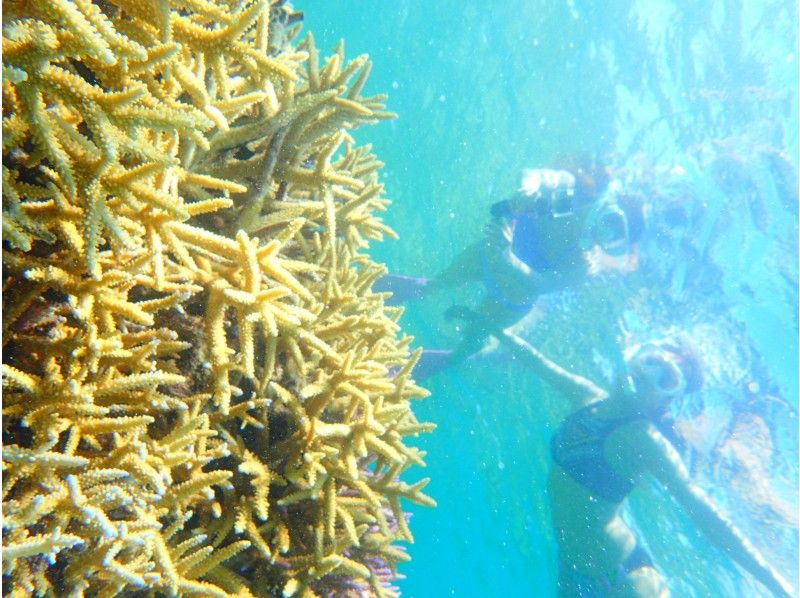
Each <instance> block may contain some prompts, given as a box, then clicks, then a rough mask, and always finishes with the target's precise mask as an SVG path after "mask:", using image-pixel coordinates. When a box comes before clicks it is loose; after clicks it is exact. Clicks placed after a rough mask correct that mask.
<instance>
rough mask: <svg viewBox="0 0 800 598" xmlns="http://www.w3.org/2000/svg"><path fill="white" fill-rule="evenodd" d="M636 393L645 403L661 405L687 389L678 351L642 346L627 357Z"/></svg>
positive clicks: (654, 405)
mask: <svg viewBox="0 0 800 598" xmlns="http://www.w3.org/2000/svg"><path fill="white" fill-rule="evenodd" d="M629 368H630V375H631V377H632V378H633V382H634V384H635V386H636V391H637V395H638V396H639V399H640V400H642V401H646V402H647V404H648V406H653V407H656V406H659V407H660V406H664V405H666V404H667V403H668V402H669V401H670V400H672V399H673V398H675V397H676V396H678V395H681V394H683V393H684V392H685V390H686V378H685V376H684V373H683V370H682V369H681V367H680V363H679V361H678V357H677V355H675V354H674V353H673V352H671V351H668V350H666V349H662V348H657V347H645V348H643V349H642V350H641V351H639V352H638V353H637V354H636V355H635V356H634V357H633V358H632V359H631V361H630V364H629Z"/></svg>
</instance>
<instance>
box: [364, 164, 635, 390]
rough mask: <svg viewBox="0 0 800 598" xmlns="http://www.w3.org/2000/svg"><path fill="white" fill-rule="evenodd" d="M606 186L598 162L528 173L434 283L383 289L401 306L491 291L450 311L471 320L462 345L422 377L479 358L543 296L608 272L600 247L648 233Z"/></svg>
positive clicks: (396, 280)
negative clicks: (479, 286)
mask: <svg viewBox="0 0 800 598" xmlns="http://www.w3.org/2000/svg"><path fill="white" fill-rule="evenodd" d="M607 184H608V175H607V173H606V171H605V169H604V168H603V167H601V166H599V165H590V166H586V167H574V168H571V169H570V170H556V169H549V168H537V169H532V170H525V171H524V172H523V175H522V182H521V185H520V188H519V190H518V191H517V192H516V193H515V194H514V195H512V196H511V197H510V198H508V199H506V200H503V201H499V202H497V203H495V204H493V205H492V207H491V215H492V219H491V221H490V222H489V223H488V224H487V225H486V227H485V229H484V238H483V239H481V240H480V241H479V242H477V243H474V244H473V245H471V246H469V247H468V248H467V249H465V250H464V251H463V252H462V253H461V254H459V255H458V256H457V257H456V258H455V259H454V260H453V262H452V263H451V264H450V265H449V266H448V267H447V268H446V269H445V270H444V271H443V272H442V273H440V274H439V275H438V276H436V277H435V278H433V279H432V280H426V279H423V278H411V277H401V276H390V277H386V278H384V279H382V280H381V281H379V282H378V283H377V284H376V288H377V289H378V290H388V291H391V292H393V293H395V294H396V297H395V300H396V301H398V300H399V301H402V300H405V299H408V298H414V297H419V296H422V295H423V294H427V293H430V292H434V291H440V290H446V289H453V288H456V287H459V286H461V285H463V284H466V283H469V282H482V283H483V285H484V288H485V290H486V294H485V296H484V298H483V300H482V301H481V303H480V304H479V305H478V306H477V307H476V308H474V309H473V308H469V307H466V306H462V305H455V306H453V307H451V308H450V309H449V310H447V312H446V313H445V317H446V318H448V319H460V320H463V321H464V331H463V341H462V343H461V344H460V346H459V347H458V348H457V349H456V350H454V351H433V352H427V353H426V354H424V355H423V362H422V364H421V367H419V368H418V369H417V370H416V371H415V374H416V377H417V379H422V378H424V377H426V376H427V375H430V374H432V373H434V372H435V371H438V370H440V369H442V368H443V367H447V366H448V365H452V364H454V363H458V362H460V361H462V360H464V359H466V358H468V357H469V356H471V355H474V354H475V353H476V352H477V351H479V350H480V349H481V348H482V347H483V345H484V343H485V342H486V340H487V339H488V338H489V336H490V335H491V334H492V332H494V331H495V330H498V329H503V328H505V327H507V326H510V325H511V324H513V323H515V322H517V321H518V320H520V319H521V318H522V317H523V316H524V315H525V314H526V313H528V312H529V311H530V309H531V308H532V307H533V305H534V303H535V302H536V299H537V298H538V297H539V296H540V295H542V294H544V293H548V292H552V291H557V290H561V289H564V288H566V287H568V286H570V285H572V284H576V283H578V282H580V281H582V280H584V279H585V278H586V276H587V275H588V274H589V273H590V269H591V270H592V273H596V272H595V271H596V270H598V269H602V263H601V260H598V259H597V257H596V252H597V251H598V250H599V251H606V252H607V253H608V254H609V255H613V256H616V255H622V254H624V253H625V252H626V251H628V249H629V248H630V246H631V241H632V239H633V238H638V235H639V234H640V232H641V228H642V225H641V218H637V217H636V216H640V215H637V214H633V216H634V217H633V218H629V217H628V212H630V211H631V210H630V209H629V208H628V207H627V206H625V208H626V209H622V208H621V207H620V205H619V204H618V203H617V202H616V201H610V200H608V199H607V198H604V197H603V192H604V190H605V189H606V186H607ZM634 211H635V208H634ZM590 252H591V253H590ZM590 256H591V259H590ZM598 264H600V267H599V268H598Z"/></svg>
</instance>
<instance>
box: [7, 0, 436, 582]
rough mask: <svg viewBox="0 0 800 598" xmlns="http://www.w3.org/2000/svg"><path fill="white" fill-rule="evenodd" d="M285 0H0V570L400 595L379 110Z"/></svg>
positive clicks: (339, 52) (394, 332)
mask: <svg viewBox="0 0 800 598" xmlns="http://www.w3.org/2000/svg"><path fill="white" fill-rule="evenodd" d="M301 17H302V15H300V14H299V13H296V12H293V11H292V9H291V8H290V7H289V6H288V5H285V4H284V2H283V1H281V0H271V1H270V0H252V1H246V0H241V1H240V0H149V1H147V0H96V1H92V0H48V1H46V2H45V1H36V2H34V1H24V0H18V1H14V0H3V239H4V244H3V389H4V393H3V573H4V582H5V583H4V593H6V594H9V595H13V596H23V595H26V596H27V595H31V594H33V595H39V596H46V595H70V596H82V595H92V596H95V595H96V596H112V595H115V594H119V593H122V592H125V593H129V594H133V595H202V596H229V595H235V596H259V595H260V596H284V597H289V596H303V597H311V596H332V595H337V596H347V595H350V596H393V595H395V594H396V590H395V589H394V588H393V587H392V585H391V584H392V582H393V580H394V579H395V578H396V575H397V572H396V565H397V563H399V562H401V561H404V560H407V558H408V557H407V555H406V553H405V552H404V551H403V549H402V547H401V546H398V545H397V544H396V542H397V541H411V540H412V536H411V532H410V530H409V528H408V525H407V521H406V514H405V513H404V512H403V504H402V499H407V500H410V501H413V502H415V503H418V504H421V505H433V504H434V503H433V500H432V499H431V498H429V497H428V496H426V495H425V494H423V492H422V488H423V487H424V486H425V485H426V483H427V480H421V481H419V482H416V483H413V484H409V483H406V482H404V481H401V479H400V477H401V475H402V474H403V473H404V472H405V471H406V469H408V468H409V467H410V466H412V465H420V466H422V465H424V463H423V460H422V459H423V457H424V453H423V452H422V451H420V450H418V449H416V448H413V447H411V446H408V445H407V444H406V443H405V440H406V437H408V436H416V435H418V434H419V433H421V432H428V431H430V430H431V429H432V428H433V425H432V424H427V423H419V422H418V421H417V420H416V419H415V417H414V414H413V413H412V411H411V408H410V402H411V401H412V400H414V399H418V398H421V397H424V396H426V394H427V393H426V391H425V390H423V389H421V388H420V387H418V386H416V385H415V383H414V381H413V379H412V377H411V375H412V369H413V366H414V363H415V361H416V359H417V357H418V354H417V353H411V352H410V351H409V344H410V342H411V339H410V337H408V336H403V335H402V333H401V331H400V328H399V326H398V323H397V322H398V319H399V317H400V311H399V310H398V309H395V308H390V307H386V306H385V305H384V299H385V298H386V297H385V295H383V294H379V293H373V292H372V290H371V287H372V283H373V282H374V281H375V280H376V279H377V278H378V277H380V276H381V275H382V274H383V272H384V269H383V267H382V266H380V265H378V264H376V263H374V262H372V261H371V260H370V258H369V257H368V255H367V253H366V250H367V248H368V243H369V241H373V240H374V241H379V240H381V239H382V238H383V237H384V236H385V235H389V236H394V233H393V232H392V231H391V229H389V228H388V227H387V226H386V225H385V224H383V222H382V221H381V220H380V218H378V217H376V215H375V214H376V212H381V211H383V210H385V209H386V206H387V205H388V203H389V202H388V200H387V199H386V198H385V197H384V196H383V191H384V190H383V187H382V185H381V184H380V183H379V182H378V175H377V173H378V170H379V169H380V167H381V166H382V165H381V163H380V162H378V161H377V160H376V159H375V157H374V156H373V155H372V154H371V153H370V148H369V147H357V146H356V145H355V142H354V140H353V139H352V138H351V136H350V134H349V132H348V131H350V130H352V129H354V128H356V127H357V126H359V125H361V124H366V123H374V122H376V121H378V120H381V119H385V118H391V117H392V116H393V115H392V114H391V113H387V112H385V111H384V106H383V102H384V101H385V97H384V96H374V97H364V96H362V91H363V88H364V83H365V81H366V79H367V77H368V75H369V70H370V63H369V61H368V60H367V57H366V56H360V57H358V58H356V59H355V60H351V61H349V62H348V61H346V60H345V57H344V48H343V46H342V45H340V46H339V47H338V48H337V49H336V50H335V52H334V53H333V55H332V56H330V57H329V58H328V59H327V60H325V61H324V64H322V63H321V61H320V58H319V54H318V50H317V48H316V46H315V44H314V39H313V37H312V36H311V35H310V34H309V35H307V36H305V37H304V39H303V40H302V41H300V42H299V43H297V42H296V38H297V37H298V32H299V29H300V25H299V21H300V19H301Z"/></svg>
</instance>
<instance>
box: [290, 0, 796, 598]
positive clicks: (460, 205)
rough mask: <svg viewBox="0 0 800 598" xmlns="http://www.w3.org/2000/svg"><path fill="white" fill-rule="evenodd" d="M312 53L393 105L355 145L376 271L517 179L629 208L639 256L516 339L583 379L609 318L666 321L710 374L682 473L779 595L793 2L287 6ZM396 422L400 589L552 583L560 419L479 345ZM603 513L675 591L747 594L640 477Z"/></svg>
mask: <svg viewBox="0 0 800 598" xmlns="http://www.w3.org/2000/svg"><path fill="white" fill-rule="evenodd" d="M295 6H296V8H297V9H299V10H304V11H305V29H306V30H308V31H312V32H313V33H314V35H315V36H316V38H317V40H318V44H319V46H320V47H321V48H324V49H329V48H332V47H333V46H334V45H335V43H336V42H337V41H338V40H339V39H340V38H344V39H345V41H346V47H347V51H348V54H349V55H356V54H360V53H368V54H369V55H370V57H371V58H372V60H373V61H374V69H373V71H372V77H371V79H370V82H369V85H368V87H369V89H368V91H371V92H374V93H377V92H383V91H387V92H389V94H390V97H389V103H388V107H389V109H390V110H392V111H394V112H397V113H398V114H399V115H400V117H399V119H397V120H395V121H390V122H388V123H382V124H381V125H380V126H378V127H371V128H370V130H360V131H358V133H357V138H358V139H359V141H361V142H363V141H368V142H371V143H373V144H374V147H375V152H376V153H377V155H378V156H379V157H380V158H381V160H382V161H384V162H385V163H386V167H385V169H384V171H383V172H384V181H383V182H384V183H385V184H386V187H387V193H388V196H389V197H390V198H391V199H392V200H393V202H394V203H393V205H392V206H391V209H390V211H389V212H388V214H387V216H386V221H387V223H388V224H389V225H390V226H392V228H394V229H395V230H396V231H397V232H398V233H399V235H400V240H399V241H391V242H388V243H383V244H380V245H378V246H376V247H373V249H372V251H373V256H374V257H375V259H376V260H377V261H381V262H384V263H386V264H387V266H388V268H389V269H390V271H391V272H393V273H400V274H408V275H415V276H427V277H430V276H433V275H435V274H436V273H437V272H439V271H440V270H442V269H443V268H444V267H446V266H447V265H448V264H449V262H450V260H451V259H452V258H453V257H454V256H455V255H457V254H458V253H459V251H461V250H463V249H464V248H465V247H466V246H467V245H469V244H470V243H472V242H474V241H476V240H477V239H479V238H480V236H481V229H482V227H483V225H484V224H485V223H486V222H487V221H488V219H489V207H490V206H491V204H492V203H494V202H496V201H498V200H501V199H504V198H505V197H507V196H508V195H510V194H511V193H512V192H513V191H514V190H515V189H516V188H517V186H518V184H519V176H520V171H521V170H522V169H523V168H525V167H544V166H548V165H551V164H553V162H554V161H556V160H557V159H559V157H563V156H579V155H584V154H591V155H596V156H600V157H602V158H603V159H605V161H606V163H607V164H608V166H609V168H610V169H611V170H612V172H613V173H614V176H615V178H616V179H617V180H619V181H620V182H621V184H622V185H623V188H625V189H626V190H627V191H629V192H631V193H637V194H639V195H641V196H642V197H644V198H646V201H647V202H648V206H649V214H648V228H647V230H646V232H645V238H644V240H643V241H642V247H641V251H642V265H641V266H640V268H639V269H638V270H637V271H636V272H635V273H633V274H630V275H626V276H622V275H619V276H611V275H609V276H604V277H598V278H596V279H592V280H590V281H589V282H587V283H586V284H584V285H581V286H580V287H577V288H573V289H570V290H568V291H565V292H563V293H560V294H557V295H553V296H546V297H544V298H543V299H542V300H541V301H540V302H539V304H538V305H537V306H536V308H535V309H534V312H535V313H533V314H532V315H531V316H530V318H529V319H530V321H531V324H530V326H528V327H527V328H526V330H525V336H526V338H528V339H529V340H531V341H532V342H534V344H536V345H537V346H540V347H543V348H544V351H545V352H546V353H547V354H548V355H549V356H551V357H552V358H554V359H555V361H557V362H559V363H561V364H562V365H565V366H566V367H568V368H570V369H572V370H573V371H576V372H579V373H581V374H583V375H586V376H588V377H590V378H592V379H594V380H597V381H600V382H602V381H603V379H604V378H606V379H607V378H608V377H609V376H610V375H611V374H609V369H613V363H614V352H615V350H616V345H615V340H614V339H615V337H616V336H617V335H618V334H619V330H620V326H624V328H625V329H626V330H627V331H628V332H629V333H631V334H632V335H633V336H634V337H635V338H640V339H643V338H647V337H648V336H652V335H657V334H659V333H661V332H664V331H665V330H668V329H670V328H671V327H677V328H679V329H682V330H685V331H687V332H688V333H689V334H690V335H691V336H692V337H693V338H694V339H695V340H696V342H697V344H698V346H700V348H701V349H702V352H703V359H704V363H705V364H706V366H707V367H708V368H709V372H708V375H707V380H706V388H705V389H704V391H703V393H702V395H701V396H700V397H699V399H694V400H692V401H685V402H684V404H680V405H676V406H675V408H674V413H673V414H672V415H673V416H674V418H675V429H676V432H677V434H678V436H679V438H680V439H681V440H682V442H681V444H680V446H679V449H680V451H681V453H682V455H683V457H684V459H685V461H686V462H687V464H688V465H689V468H690V472H691V475H692V477H693V479H694V480H695V481H696V482H697V483H698V484H699V485H700V486H701V487H703V488H704V489H705V490H706V491H707V492H708V493H709V494H710V495H711V496H712V498H713V499H714V500H715V501H716V502H717V503H718V504H720V505H721V506H722V509H723V511H724V512H725V513H726V514H727V515H728V516H729V517H730V518H731V519H732V520H733V521H734V523H736V525H737V526H739V527H740V529H741V530H742V531H743V532H744V533H745V535H746V536H748V537H750V538H751V539H752V541H753V543H754V544H755V545H756V547H757V548H758V549H759V550H760V551H762V553H763V554H764V555H765V556H766V557H767V558H768V559H769V560H770V562H771V563H772V564H773V565H774V566H775V567H776V569H778V571H779V572H780V573H781V574H783V575H784V576H785V577H786V578H787V579H788V580H789V581H790V582H791V583H792V584H793V586H794V587H797V586H798V573H797V562H798V539H797V525H798V521H797V483H798V466H797V460H798V454H797V453H798V451H797V334H798V320H797V313H798V312H797V249H798V248H797V218H798V212H797V167H798V81H797V72H798V62H797V4H796V3H795V2H787V1H785V0H784V1H768V0H762V1H752V0H714V1H709V2H690V1H688V0H684V1H682V2H672V1H669V0H632V1H623V0H620V1H615V2H610V3H606V2H580V1H578V0H573V1H567V2H556V1H549V0H548V1H544V0H503V1H502V2H500V1H497V2H491V1H490V2H486V1H479V0H439V1H437V2H423V1H422V0H399V1H396V2H367V1H366V0H336V1H335V2H301V1H299V0H298V1H297V2H296V3H295ZM480 292H481V289H480V288H479V287H478V286H477V285H476V288H468V289H466V290H465V291H464V292H463V293H459V295H458V297H453V296H450V295H448V294H441V295H435V296H431V297H426V298H424V299H422V300H418V301H412V302H409V303H408V305H407V307H406V313H405V315H404V316H403V321H402V323H403V325H404V328H406V329H407V330H408V331H409V332H410V333H411V334H413V335H414V336H415V337H416V341H415V345H416V346H423V347H426V348H434V349H436V348H439V349H441V348H452V347H453V346H454V345H455V344H457V342H458V339H459V331H458V330H457V329H456V324H455V323H453V322H448V321H446V320H445V318H444V317H443V315H442V314H443V312H444V311H445V310H446V309H447V308H448V307H450V306H451V305H453V304H455V303H459V304H470V303H471V304H474V303H475V302H476V301H477V300H478V298H479V297H480ZM425 386H426V387H427V388H428V389H429V390H430V391H431V392H432V396H431V398H430V399H428V400H426V401H422V402H420V403H418V404H417V405H416V407H415V411H416V413H417V415H418V417H419V419H420V420H422V421H434V422H436V423H437V424H438V429H437V430H436V432H435V433H433V434H430V435H427V436H426V437H424V438H421V439H420V440H419V446H421V447H422V448H423V449H424V450H426V451H427V452H428V455H427V459H426V461H427V463H428V469H427V472H426V475H430V477H431V478H432V482H431V484H430V486H429V487H428V491H429V494H431V495H432V496H434V497H435V498H436V500H437V501H438V505H439V506H438V507H437V508H436V509H422V508H413V509H412V510H413V520H412V529H413V532H414V535H415V540H416V541H415V543H414V544H413V545H411V546H409V553H410V555H411V556H412V559H413V560H412V561H411V562H410V563H408V564H406V565H403V566H402V567H401V573H403V574H404V575H405V576H406V579H404V580H402V581H401V582H400V584H399V585H400V588H401V590H402V592H403V594H404V595H406V596H416V597H420V598H421V597H428V596H434V597H435V596H449V595H456V596H464V597H471V596H549V595H555V591H556V580H557V571H558V564H557V554H556V545H555V540H554V538H553V532H552V527H551V522H550V512H549V506H548V501H547V496H546V490H545V488H546V479H547V472H548V468H549V467H550V464H551V462H550V457H549V450H548V447H549V442H550V438H551V436H552V434H553V431H554V430H555V428H556V427H557V425H558V423H559V422H560V421H561V420H563V418H564V417H565V416H566V415H567V413H568V408H567V405H565V404H564V403H563V402H562V401H560V400H559V398H558V396H556V395H555V393H553V392H552V391H551V390H550V389H549V388H548V387H546V386H545V385H544V384H541V383H539V382H538V381H537V379H536V378H535V376H534V375H533V374H532V373H530V372H527V371H526V370H525V368H524V367H522V366H519V365H515V364H514V363H512V362H511V361H510V360H508V359H503V358H502V356H500V357H498V358H496V359H492V360H483V361H479V362H476V363H470V364H465V365H462V366H459V367H456V368H453V369H450V370H447V371H445V372H441V373H439V374H437V375H435V376H433V377H431V378H430V379H428V380H426V381H425ZM626 519H628V520H629V522H630V523H631V524H632V525H633V526H635V528H636V529H638V531H639V533H640V534H641V536H642V537H643V539H644V542H645V544H646V546H647V548H648V549H649V551H650V552H651V554H652V555H653V558H654V560H655V562H656V564H657V565H658V567H659V568H660V569H661V570H662V571H663V572H664V573H665V574H666V576H667V578H668V579H669V583H670V587H671V590H672V592H673V595H675V596H687V597H690V596H722V595H724V596H766V595H769V594H768V593H767V591H766V590H765V589H763V588H762V587H761V586H760V585H759V584H758V583H756V582H755V581H753V580H752V578H750V577H749V576H748V575H746V574H744V573H742V572H741V570H739V569H737V568H736V567H735V566H734V565H733V564H732V563H731V561H730V560H729V559H728V558H727V557H726V556H725V555H724V554H723V553H722V552H721V551H719V550H717V549H715V548H714V547H713V546H712V545H711V544H710V543H709V542H708V540H706V539H705V538H703V537H702V536H700V535H698V534H697V533H696V531H695V529H694V528H693V526H692V525H691V522H689V521H688V519H687V518H686V517H685V515H683V514H682V513H681V512H680V509H679V508H677V506H676V504H675V503H674V501H673V500H672V499H671V498H670V497H669V496H668V495H666V493H665V492H663V491H662V490H660V489H659V488H658V487H657V486H656V485H655V484H652V485H649V486H647V487H643V488H640V489H637V490H636V491H635V492H634V493H633V494H632V495H631V497H630V499H629V501H628V507H626Z"/></svg>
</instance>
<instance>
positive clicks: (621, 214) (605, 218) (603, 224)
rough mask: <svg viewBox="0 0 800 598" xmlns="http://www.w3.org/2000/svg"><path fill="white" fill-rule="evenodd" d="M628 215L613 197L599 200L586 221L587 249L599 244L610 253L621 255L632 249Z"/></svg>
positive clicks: (585, 241)
mask: <svg viewBox="0 0 800 598" xmlns="http://www.w3.org/2000/svg"><path fill="white" fill-rule="evenodd" d="M630 238H631V237H630V229H629V227H628V216H627V215H626V214H625V211H624V210H623V209H622V208H620V206H619V204H618V203H617V202H616V201H614V200H613V199H611V198H606V199H604V200H603V201H601V202H599V203H598V204H597V205H596V206H595V209H594V210H593V212H592V214H591V215H590V216H589V219H588V220H587V222H586V233H585V237H584V242H583V244H582V245H583V248H584V249H585V250H588V249H591V247H593V246H594V245H598V246H599V247H600V249H602V250H603V251H604V252H605V253H607V254H608V255H611V256H614V257H619V256H621V255H624V254H626V253H628V251H629V249H630Z"/></svg>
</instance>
